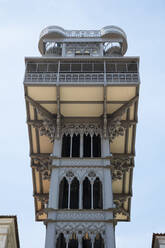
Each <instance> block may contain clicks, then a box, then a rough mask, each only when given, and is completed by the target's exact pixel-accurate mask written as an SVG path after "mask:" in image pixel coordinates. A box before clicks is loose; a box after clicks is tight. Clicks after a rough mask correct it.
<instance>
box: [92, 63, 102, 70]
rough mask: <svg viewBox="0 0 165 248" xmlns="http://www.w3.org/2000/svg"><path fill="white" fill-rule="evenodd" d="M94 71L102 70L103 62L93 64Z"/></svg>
mask: <svg viewBox="0 0 165 248" xmlns="http://www.w3.org/2000/svg"><path fill="white" fill-rule="evenodd" d="M94 72H104V64H103V63H98V64H94Z"/></svg>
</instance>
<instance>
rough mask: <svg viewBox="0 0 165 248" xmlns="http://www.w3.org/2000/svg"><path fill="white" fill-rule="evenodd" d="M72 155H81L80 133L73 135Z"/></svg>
mask: <svg viewBox="0 0 165 248" xmlns="http://www.w3.org/2000/svg"><path fill="white" fill-rule="evenodd" d="M72 157H80V134H78V135H76V134H74V135H73V138H72Z"/></svg>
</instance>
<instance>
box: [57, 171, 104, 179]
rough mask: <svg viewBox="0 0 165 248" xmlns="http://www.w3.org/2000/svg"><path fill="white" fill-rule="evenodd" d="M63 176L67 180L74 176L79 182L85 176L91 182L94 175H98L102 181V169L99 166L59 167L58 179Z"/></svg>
mask: <svg viewBox="0 0 165 248" xmlns="http://www.w3.org/2000/svg"><path fill="white" fill-rule="evenodd" d="M63 177H65V178H66V179H67V180H68V181H69V182H71V181H72V180H73V178H74V177H76V178H77V179H78V180H79V182H82V181H83V180H84V179H85V177H87V178H88V179H89V180H90V181H91V182H93V181H94V180H95V179H96V177H98V178H99V179H100V180H101V181H102V182H103V170H102V169H100V168H93V169H91V168H79V169H78V170H77V168H70V169H68V168H61V169H60V171H59V180H60V181H61V180H62V178H63Z"/></svg>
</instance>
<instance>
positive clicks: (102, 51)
mask: <svg viewBox="0 0 165 248" xmlns="http://www.w3.org/2000/svg"><path fill="white" fill-rule="evenodd" d="M103 55H104V45H103V43H100V56H103Z"/></svg>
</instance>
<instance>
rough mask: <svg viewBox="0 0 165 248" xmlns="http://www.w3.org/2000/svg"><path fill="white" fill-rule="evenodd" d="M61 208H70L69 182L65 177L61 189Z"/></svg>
mask: <svg viewBox="0 0 165 248" xmlns="http://www.w3.org/2000/svg"><path fill="white" fill-rule="evenodd" d="M58 205H59V208H68V182H67V180H66V178H65V177H64V178H63V179H62V181H61V182H60V187H59V204H58Z"/></svg>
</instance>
